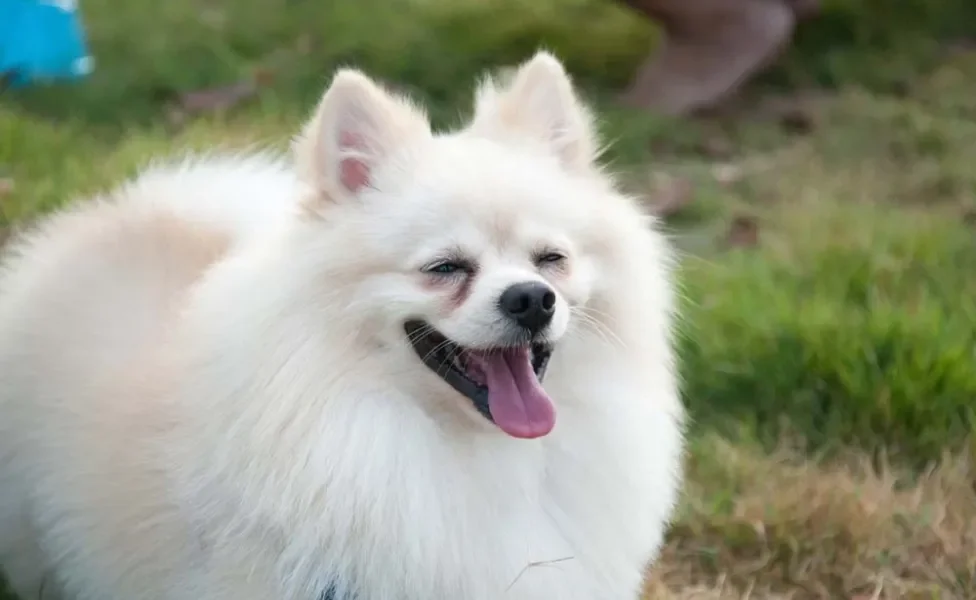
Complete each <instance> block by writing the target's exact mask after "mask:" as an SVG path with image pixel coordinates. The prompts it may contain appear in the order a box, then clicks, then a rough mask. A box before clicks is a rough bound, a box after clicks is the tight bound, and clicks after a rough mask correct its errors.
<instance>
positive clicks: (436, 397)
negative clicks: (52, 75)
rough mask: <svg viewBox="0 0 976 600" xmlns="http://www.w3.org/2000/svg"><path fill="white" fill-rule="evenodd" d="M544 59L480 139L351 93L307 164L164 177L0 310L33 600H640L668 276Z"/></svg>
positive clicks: (665, 382)
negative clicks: (41, 599)
mask: <svg viewBox="0 0 976 600" xmlns="http://www.w3.org/2000/svg"><path fill="white" fill-rule="evenodd" d="M597 154H598V141H597V139H596V137H595V134H594V131H593V127H592V123H591V119H590V117H589V113H588V112H587V110H586V109H585V108H584V107H583V106H582V105H581V103H580V102H579V101H578V99H577V97H576V95H575V93H574V91H573V87H572V85H571V82H570V80H569V78H568V76H567V74H566V72H565V70H564V68H563V66H562V65H561V64H560V62H559V61H558V60H557V59H555V58H554V57H553V56H552V55H550V54H547V53H545V52H540V53H538V54H537V55H536V56H535V57H533V58H532V59H531V60H529V61H528V62H526V63H524V64H523V65H521V66H520V67H519V68H518V69H517V70H516V71H515V72H514V73H513V74H512V76H511V77H510V79H507V80H506V82H505V83H504V85H502V84H498V83H492V82H490V81H488V82H486V83H484V84H482V85H481V87H480V88H479V90H478V93H477V99H476V107H475V113H474V116H473V118H472V120H471V122H470V123H469V124H467V125H466V126H465V127H464V128H462V129H460V130H459V131H456V132H453V133H445V134H435V133H432V131H431V128H430V125H429V122H428V120H427V118H426V117H425V115H424V114H423V112H422V111H421V110H419V109H418V108H416V107H415V106H413V105H412V104H410V103H409V102H407V101H406V100H404V99H402V98H399V97H396V96H394V95H392V94H391V93H389V92H388V91H386V90H385V89H384V88H383V87H382V86H381V85H379V84H377V83H374V82H373V81H372V80H370V79H369V78H367V77H366V76H365V75H363V74H361V73H359V72H357V71H354V70H342V71H340V72H339V73H337V74H336V75H335V78H334V79H333V81H332V83H331V86H330V87H329V89H328V90H327V92H326V93H325V96H324V97H323V99H322V101H321V104H320V106H319V108H318V110H317V112H316V114H315V116H314V117H313V118H312V119H311V121H310V122H309V124H308V125H307V127H306V129H305V131H304V132H303V133H302V135H301V136H299V137H298V138H297V139H296V141H295V143H294V159H295V160H294V164H293V165H292V164H289V163H288V162H287V161H280V160H277V159H274V158H271V157H268V156H263V155H257V156H249V157H238V156H229V157H225V158H214V157H202V158H198V159H196V160H193V161H186V162H183V163H181V164H179V165H174V166H162V167H160V166H157V167H155V168H153V169H151V170H149V171H147V172H145V173H144V174H142V175H139V176H138V177H136V178H135V179H134V180H133V181H131V182H130V183H128V184H127V185H125V186H123V187H121V188H120V189H118V190H116V191H114V192H113V193H111V194H108V195H106V196H105V197H103V198H99V199H97V200H93V201H90V202H86V203H78V204H75V205H73V206H72V207H70V208H69V209H67V210H65V211H63V212H60V213H58V214H55V215H52V216H50V217H49V218H48V219H46V220H45V221H44V222H43V223H41V224H40V225H39V226H38V227H37V228H36V229H35V230H34V232H33V233H32V234H30V235H28V236H26V237H25V239H23V240H22V241H21V242H19V243H18V244H16V245H15V246H14V247H13V249H12V250H11V255H10V257H9V258H8V259H7V261H6V263H5V270H4V273H3V277H2V280H0V283H2V288H0V564H2V565H3V568H4V571H5V573H6V575H7V577H8V579H9V580H10V583H11V584H12V586H13V587H14V589H15V591H16V592H18V593H19V594H21V595H22V596H23V597H24V598H25V599H27V598H31V599H32V598H36V597H37V594H38V593H39V591H38V590H39V588H41V587H42V586H43V587H44V588H45V591H46V593H51V592H52V591H53V592H55V593H56V594H58V595H59V596H60V597H62V598H66V599H69V600H96V599H97V600H252V599H253V600H325V599H328V600H448V599H449V600H461V599H463V600H500V599H511V600H528V599H533V600H537V599H542V598H546V599H550V598H552V599H559V600H576V599H579V600H583V599H586V600H597V599H608V600H624V599H626V600H633V599H635V598H636V597H637V596H638V595H639V594H640V589H641V584H642V578H643V575H644V573H645V569H646V567H647V566H648V565H649V563H650V562H652V561H653V560H654V558H655V555H656V554H657V552H658V549H659V547H660V546H661V543H662V537H663V533H664V530H665V529H666V527H667V523H668V520H669V517H670V515H671V512H672V508H673V506H674V504H675V501H676V496H677V492H678V488H679V485H680V481H681V473H682V469H681V460H682V448H683V441H682V440H683V436H682V420H683V410H682V407H681V403H680V400H679V395H678V389H677V383H676V375H675V359H674V356H673V351H672V342H671V329H672V308H673V306H672V304H673V303H672V296H673V291H672V283H671V254H670V252H669V249H668V246H667V243H666V240H665V239H664V238H663V237H662V236H661V235H660V234H659V233H656V232H655V231H654V229H653V221H652V220H651V219H650V218H649V217H648V216H645V215H644V214H642V213H641V211H640V209H639V207H638V205H637V203H635V202H634V201H633V200H632V199H630V198H628V197H625V196H624V195H622V194H621V193H619V192H618V191H615V188H614V184H613V182H612V181H611V180H610V178H609V177H608V176H607V175H606V174H604V173H603V172H602V171H601V169H600V167H599V166H598V165H597V164H596V159H597Z"/></svg>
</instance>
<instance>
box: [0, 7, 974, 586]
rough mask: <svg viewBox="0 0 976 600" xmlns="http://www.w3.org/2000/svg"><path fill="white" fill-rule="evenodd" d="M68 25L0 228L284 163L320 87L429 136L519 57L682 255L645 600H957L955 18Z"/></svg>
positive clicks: (11, 156)
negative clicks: (684, 435) (581, 103)
mask: <svg viewBox="0 0 976 600" xmlns="http://www.w3.org/2000/svg"><path fill="white" fill-rule="evenodd" d="M6 1H9V0H0V5H2V4H3V2H6ZM16 1H22V0H16ZM62 4H70V3H62ZM77 16H78V17H79V18H80V20H81V22H82V23H83V25H84V35H85V36H86V37H85V39H84V40H83V43H84V44H87V51H88V53H90V54H91V56H92V57H93V58H94V60H95V68H94V71H92V72H91V73H90V74H89V75H87V76H84V77H82V78H80V79H76V80H68V79H64V80H54V81H49V82H45V81H41V80H37V81H33V82H30V83H28V84H26V85H20V86H17V85H12V86H10V87H9V88H8V89H5V91H3V92H2V93H0V227H2V231H3V232H4V233H9V232H10V231H13V230H15V229H16V228H18V227H20V226H23V225H24V224H26V223H28V222H29V221H30V219H32V218H33V217H36V216H38V215H41V214H43V213H44V211H46V210H50V209H51V208H53V207H55V206H58V205H61V204H63V203H66V202H70V201H72V200H73V199H75V198H79V197H82V196H84V195H89V194H94V193H98V192H100V191H103V190H105V189H106V187H107V186H109V185H112V184H114V183H117V182H119V181H121V180H122V179H123V178H125V177H127V176H129V175H131V174H133V173H134V172H135V170H136V169H137V168H138V167H140V166H142V165H144V164H145V163H146V161H148V160H149V159H150V158H158V157H161V156H163V157H165V156H173V155H177V154H179V153H181V152H184V151H186V150H192V149H204V148H213V147H214V146H218V147H223V148H228V149H239V148H248V147H253V146H254V145H261V146H273V147H278V148H282V149H284V148H286V145H287V142H288V139H289V136H291V135H292V134H293V133H294V132H296V131H297V127H298V125H299V124H300V123H301V121H302V119H304V118H305V117H306V115H307V114H308V113H309V111H311V109H312V107H313V106H314V104H315V103H316V101H317V100H318V98H319V96H320V94H321V93H322V92H323V90H324V87H325V85H326V84H327V83H328V81H329V78H330V77H331V74H332V72H333V70H334V69H335V68H336V67H337V66H340V65H352V66H357V67H360V68H362V69H365V70H366V71H368V72H369V73H370V74H371V75H374V76H376V77H378V78H381V79H383V80H385V81H386V82H388V83H389V84H390V85H391V86H393V87H395V88H398V89H400V90H403V91H405V92H407V93H409V94H412V95H414V96H415V97H416V98H418V99H419V100H421V101H423V102H425V103H428V105H429V106H430V108H431V113H432V116H433V118H434V120H435V122H436V124H438V125H439V126H441V127H449V126H451V125H454V124H457V123H459V122H461V120H462V119H463V117H464V115H465V114H466V113H467V111H468V110H469V107H470V103H471V87H472V83H473V81H474V79H475V78H476V77H477V76H479V75H480V74H482V73H483V72H484V71H485V70H495V69H498V68H504V67H506V66H512V65H514V64H515V63H517V62H520V61H522V60H524V59H525V58H527V57H528V56H529V55H530V54H531V53H532V52H533V51H534V50H535V49H536V48H538V47H539V46H545V47H548V48H549V49H551V50H552V51H554V52H555V53H556V54H557V55H558V56H559V57H560V58H561V59H562V60H564V61H565V63H566V65H567V67H568V69H569V70H570V72H571V73H572V75H573V76H574V78H575V79H576V81H577V83H578V84H579V86H580V87H581V90H582V91H583V93H584V95H585V96H586V98H587V99H588V100H589V101H590V102H592V103H593V104H594V106H595V107H596V108H597V109H598V113H599V116H600V119H601V127H602V131H603V134H604V136H605V139H606V140H607V142H608V143H610V144H611V145H610V147H609V150H608V151H607V154H606V156H605V161H606V162H607V164H608V167H609V168H610V169H611V170H612V171H614V172H616V173H618V174H619V176H620V179H621V182H622V185H623V186H624V187H625V188H626V189H628V190H629V191H631V192H633V193H635V194H638V195H639V196H640V197H641V198H642V199H644V200H645V201H646V202H647V203H648V205H649V207H650V208H651V209H652V210H653V211H655V212H656V213H658V214H659V215H660V216H661V218H662V219H663V223H664V227H665V229H666V231H667V232H668V233H669V235H671V237H672V238H673V240H674V242H675V244H676V245H677V246H678V247H679V248H680V249H681V252H682V256H681V260H682V267H681V286H682V295H683V313H684V317H683V322H682V325H681V331H680V346H681V356H682V361H683V362H682V364H683V366H682V369H683V378H684V386H685V398H686V402H687V404H688V406H689V408H690V410H691V413H692V415H693V418H694V421H693V424H692V449H691V452H690V454H689V457H688V465H689V477H690V479H689V482H688V484H687V486H686V490H685V498H684V500H683V503H682V507H681V510H680V514H679V516H678V517H677V519H676V522H675V524H674V527H673V528H672V531H671V534H670V538H669V544H668V547H667V549H666V551H665V554H664V557H663V559H662V561H661V562H660V563H659V564H658V565H656V566H655V568H654V570H653V571H652V573H650V577H649V583H648V586H647V598H649V599H650V598H656V599H667V598H672V599H685V600H687V599H703V600H707V599H716V600H718V599H722V600H724V599H733V598H771V599H772V598H775V599H786V598H797V599H799V598H830V599H836V598H844V599H851V600H868V599H880V598H885V599H890V598H918V599H922V598H932V599H936V598H938V599H945V598H976V479H974V476H976V471H974V470H973V459H974V458H976V444H974V443H973V442H972V439H973V433H974V427H976V418H974V411H976V168H974V157H976V120H974V119H976V3H974V2H972V0H823V1H822V2H817V1H816V0H810V1H808V0H633V1H623V0H620V1H617V0H314V1H312V0H233V1H232V0H165V1H164V2H148V1H145V0H126V1H119V0H81V2H80V4H79V5H78V13H77ZM2 19H3V13H2V12H0V20H2ZM10 22H11V21H8V24H9V23H10ZM2 25H3V23H0V71H3V66H4V63H3V57H4V51H7V52H8V57H9V52H10V47H11V46H12V44H13V42H12V40H13V37H12V36H13V34H12V33H9V32H8V33H6V34H5V33H4V28H3V26H2ZM9 29H10V28H8V31H9ZM4 35H6V36H7V38H6V39H4V38H3V36H4ZM51 35H52V36H54V35H55V34H53V33H52V34H51ZM45 39H54V38H53V37H51V38H45ZM5 44H6V46H7V48H6V49H5V48H4V45H5ZM15 67H17V68H22V69H26V68H27V67H24V66H23V65H21V66H20V67H18V66H17V65H12V66H11V64H9V61H8V64H7V66H6V68H7V69H8V72H7V74H6V77H5V78H4V80H5V81H7V82H8V83H9V82H12V81H15V79H14V75H16V74H17V69H16V68H15ZM21 74H22V73H21ZM2 596H3V594H2V591H0V597H2Z"/></svg>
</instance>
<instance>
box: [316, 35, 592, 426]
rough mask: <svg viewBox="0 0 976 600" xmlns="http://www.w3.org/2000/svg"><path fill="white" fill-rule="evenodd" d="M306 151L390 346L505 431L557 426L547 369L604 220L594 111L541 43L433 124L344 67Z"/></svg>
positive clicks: (578, 301)
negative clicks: (452, 117)
mask: <svg viewBox="0 0 976 600" xmlns="http://www.w3.org/2000/svg"><path fill="white" fill-rule="evenodd" d="M297 150H298V158H299V160H300V161H301V163H302V166H303V167H304V172H305V173H306V174H307V175H306V176H307V177H308V178H310V179H311V180H312V181H313V182H314V183H315V185H316V187H317V188H318V190H319V192H320V196H321V197H317V198H316V200H315V201H314V202H313V203H312V205H311V206H310V209H311V210H312V212H314V213H319V214H320V216H321V218H322V219H324V220H326V221H332V222H333V225H334V226H336V227H339V228H341V229H342V230H343V231H344V232H345V234H346V235H347V236H349V245H350V249H349V253H350V254H352V253H355V256H351V257H350V258H351V259H352V260H353V261H354V264H357V265H358V273H354V274H353V277H355V278H356V280H357V281H356V283H355V285H354V286H353V287H354V288H355V299H354V300H353V301H352V302H353V303H354V304H355V306H356V307H357V314H362V315H365V316H368V319H369V320H370V321H371V326H370V327H369V329H370V330H371V331H372V332H374V334H375V336H376V338H377V340H378V341H379V342H380V343H381V344H382V345H383V346H384V348H386V349H387V350H390V351H392V352H400V353H401V356H400V358H402V359H403V360H404V362H405V364H408V365H411V366H413V367H414V368H415V369H416V371H417V376H418V377H417V378H416V379H417V380H420V381H423V382H424V384H425V385H429V386H431V388H432V389H431V390H430V392H431V394H432V395H436V394H445V393H446V394H452V395H453V396H455V397H456V399H457V400H458V401H459V403H461V404H464V403H465V402H467V404H468V407H469V410H470V408H473V409H475V410H476V411H477V412H479V413H481V415H482V416H483V417H486V418H488V419H489V420H491V421H492V422H494V423H495V424H496V425H497V426H498V427H499V428H500V429H502V430H503V431H504V432H506V433H508V434H509V435H512V436H515V437H539V436H542V435H545V434H546V433H548V432H549V431H550V430H551V429H552V427H553V425H554V422H555V408H554V406H553V402H552V400H551V398H549V396H548V395H547V394H546V392H545V390H544V389H543V387H542V385H541V383H542V381H543V380H544V376H545V371H546V366H547V363H548V361H549V358H550V356H551V354H552V353H553V352H559V343H560V340H561V339H563V337H564V336H565V335H566V333H567V331H568V330H569V328H570V327H571V325H572V322H573V321H574V319H575V318H576V315H577V314H578V311H579V307H581V306H583V305H584V304H585V303H586V301H587V300H588V299H589V297H590V295H591V293H592V292H593V288H594V285H595V282H596V278H597V277H598V275H599V273H600V272H601V268H602V267H601V258H600V256H599V253H598V252H596V251H595V248H597V247H599V245H600V243H601V240H600V235H603V234H605V230H601V227H600V225H599V222H600V218H599V208H600V203H599V200H600V198H599V196H600V194H601V193H603V187H602V185H601V184H600V183H599V178H597V177H593V175H594V174H595V171H594V170H593V168H592V165H591V162H592V159H593V139H592V135H591V133H590V129H589V119H588V115H587V114H586V113H585V111H584V110H583V108H582V107H581V106H580V105H579V104H578V102H577V101H576V98H575V97H574V95H573V92H572V88H571V86H570V84H569V80H568V78H567V77H566V74H565V72H564V71H563V69H562V67H561V65H559V63H558V62H556V61H555V59H553V58H552V57H550V56H549V55H546V54H540V55H537V56H536V57H535V58H534V59H533V60H531V61H530V62H528V63H527V64H526V65H524V66H523V67H522V68H521V69H520V70H519V72H518V73H516V75H515V77H514V79H513V82H512V83H511V84H510V86H509V87H508V88H507V89H506V90H503V91H498V90H496V89H495V88H494V87H493V86H492V85H491V84H486V85H485V86H483V87H482V89H481V91H480V93H479V101H478V106H477V110H476V114H475V117H474V119H473V121H472V123H471V124H469V126H468V127H467V128H465V129H464V130H462V131H460V132H457V133H454V134H450V135H437V136H435V135H433V134H432V133H431V132H430V128H429V125H428V123H427V121H426V119H425V118H424V117H423V116H422V115H421V114H420V113H419V112H418V111H417V110H416V109H415V108H413V107H412V106H410V105H409V104H406V103H405V102H403V101H402V100H399V99H397V98H394V97H392V96H390V95H388V94H387V93H386V92H385V91H383V90H382V89H380V88H379V87H378V86H376V85H375V84H373V83H372V82H371V81H369V80H368V79H366V78H365V77H363V76H362V75H359V74H357V73H352V72H343V73H340V74H339V75H337V77H336V80H335V81H334V83H333V84H332V86H331V87H330V89H329V91H328V92H327V93H326V96H325V98H324V99H323V102H322V105H321V106H320V108H319V111H318V113H317V115H316V117H315V119H313V121H312V122H311V123H310V125H309V128H308V130H307V131H306V134H305V136H304V138H303V139H302V140H300V142H299V143H298V145H297ZM472 412H473V411H472Z"/></svg>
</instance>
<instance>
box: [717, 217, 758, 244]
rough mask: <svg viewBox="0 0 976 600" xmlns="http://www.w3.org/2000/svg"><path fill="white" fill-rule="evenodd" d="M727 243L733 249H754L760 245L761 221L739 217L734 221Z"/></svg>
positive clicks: (726, 239) (730, 227)
mask: <svg viewBox="0 0 976 600" xmlns="http://www.w3.org/2000/svg"><path fill="white" fill-rule="evenodd" d="M725 242H726V244H728V245H729V246H730V247H732V248H752V247H754V246H757V245H758V244H759V221H758V220H756V218H755V217H750V216H747V215H739V216H737V217H735V218H734V219H732V223H731V225H730V226H729V232H728V234H727V235H726V237H725Z"/></svg>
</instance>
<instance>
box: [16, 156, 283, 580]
mask: <svg viewBox="0 0 976 600" xmlns="http://www.w3.org/2000/svg"><path fill="white" fill-rule="evenodd" d="M291 185H293V179H292V178H291V176H290V175H289V174H288V173H287V171H285V170H281V169H279V168H278V167H277V166H276V165H275V164H274V163H272V162H268V163H262V162H260V161H258V160H256V159H250V160H240V161H236V162H235V161H229V160H228V161H219V160H217V161H211V162H205V163H202V164H200V165H197V166H195V167H191V168H185V167H181V166H176V167H173V168H168V169H167V168H162V169H158V170H155V171H151V172H149V173H148V174H146V175H143V176H141V177H140V178H139V179H138V180H136V181H135V182H133V183H132V184H131V185H129V186H127V187H124V188H122V189H121V191H120V192H119V193H118V194H117V195H116V197H113V198H105V199H99V200H96V201H92V202H86V203H82V204H79V205H78V206H77V207H74V208H72V209H70V210H67V211H65V212H61V213H59V214H57V215H54V216H53V217H51V218H49V219H46V220H44V221H42V222H41V223H40V224H39V225H38V226H37V227H36V228H35V229H34V230H33V231H32V232H30V233H29V234H28V235H26V236H25V237H24V239H22V240H19V241H17V242H15V243H14V244H13V245H12V246H11V247H10V248H9V249H8V250H7V254H8V256H7V257H6V261H5V265H4V272H3V274H2V277H0V381H3V386H0V564H3V565H4V567H5V570H6V571H7V573H8V576H9V577H11V578H12V579H13V581H12V584H13V585H14V588H15V591H17V592H18V593H19V594H21V595H22V596H24V597H36V596H37V594H38V587H39V586H40V585H41V578H42V576H43V574H44V571H45V564H46V563H49V562H50V561H51V560H56V557H50V556H48V557H43V556H42V555H41V551H40V547H39V546H38V540H39V539H40V540H44V539H45V538H47V539H50V538H52V537H56V538H58V539H57V540H53V539H50V541H49V543H50V545H51V547H57V548H58V549H59V552H70V551H76V552H79V553H84V552H85V551H86V549H85V548H83V547H80V546H75V545H74V544H73V543H72V541H71V540H72V538H77V539H79V541H80V539H81V532H82V531H85V535H86V536H87V537H86V540H87V541H89V542H90V541H91V540H92V539H93V538H94V539H101V540H103V541H104V543H105V544H117V543H118V542H119V540H118V539H117V538H116V539H113V537H114V536H118V535H127V536H132V535H138V533H137V532H134V531H132V532H124V531H118V530H112V529H109V528H108V524H109V523H110V522H113V521H115V520H114V519H106V520H105V522H104V523H96V522H85V523H81V522H78V521H77V520H73V519H74V516H76V515H78V514H85V513H83V511H82V512H79V511H71V510H70V507H71V506H72V505H73V504H83V505H86V506H89V507H90V506H101V507H103V508H104V509H106V510H111V511H122V512H125V511H130V512H131V513H132V514H131V521H129V522H132V523H138V522H140V521H141V520H142V519H141V518H140V511H141V510H143V509H146V510H148V509H149V505H150V504H152V503H153V502H156V501H158V500H156V499H153V498H134V497H132V498H127V497H126V494H125V490H122V492H123V493H121V494H120V493H119V492H120V489H119V487H120V486H121V487H123V488H128V489H130V490H135V489H152V488H153V484H152V483H149V482H144V483H149V485H142V486H137V485H128V484H129V483H134V481H132V478H139V477H146V476H147V475H146V474H145V472H144V469H142V468H141V467H142V466H144V465H145V464H146V462H147V461H144V459H143V455H144V452H146V451H147V450H146V449H145V448H143V447H142V446H141V445H140V444H143V443H144V442H145V441H146V440H151V439H152V438H153V435H154V431H153V429H154V428H159V427H165V426H166V415H165V413H164V411H163V410H162V408H161V407H159V406H155V405H154V404H155V399H156V398H157V395H156V394H154V386H155V385H156V383H157V382H156V381H155V380H157V379H159V378H161V377H165V374H161V373H158V372H155V371H154V370H153V368H152V367H151V366H149V365H148V364H147V360H146V359H147V357H149V356H150V355H151V354H152V353H154V352H158V349H159V346H160V345H161V344H163V343H164V342H165V337H166V335H167V329H168V326H169V325H170V324H171V323H172V322H173V321H174V317H175V315H176V314H177V311H179V310H180V308H181V306H182V303H183V301H184V298H185V296H186V293H187V291H188V290H189V289H190V288H191V286H192V285H193V283H194V282H195V281H196V280H197V279H198V278H199V277H200V276H201V274H202V273H203V272H204V271H205V270H206V269H207V268H208V267H209V266H210V265H211V264H212V263H213V262H214V261H216V260H218V259H219V258H221V257H222V256H223V255H224V254H225V253H226V252H227V251H228V249H229V248H230V247H231V246H232V245H233V244H235V243H237V242H238V241H240V240H242V239H243V238H245V237H246V236H248V235H250V234H251V233H253V232H254V231H256V230H257V229H258V228H264V227H268V226H271V225H272V222H273V221H274V220H275V219H276V218H277V217H278V216H280V215H283V214H285V213H286V211H287V210H288V208H289V207H287V206H286V205H285V204H284V202H285V200H284V199H285V198H288V197H289V194H290V193H291V189H290V186H291ZM291 195H292V196H293V194H291ZM277 199H282V203H281V204H276V203H275V201H276V200H277ZM120 373H122V374H123V375H122V376H121V379H125V380H126V381H120V375H119V374H120ZM123 388H127V389H129V390H132V389H136V390H142V391H143V393H142V394H138V395H133V394H129V393H127V394H122V393H120V392H118V391H117V390H122V389H123ZM98 488H102V489H98ZM161 495H162V494H161ZM119 498H125V499H126V503H127V506H119V502H118V499H119ZM28 501H29V502H28ZM152 510H153V514H159V512H157V511H158V507H155V508H153V509H152ZM164 512H165V511H164ZM87 514H89V515H91V514H92V513H91V512H90V511H89V512H88V513H87ZM117 516H118V514H116V515H115V517H116V518H117ZM143 516H144V515H143ZM37 529H42V530H43V531H38V530H37ZM95 531H97V533H93V532H95ZM125 546H126V547H128V548H132V547H133V544H132V543H128V544H125ZM135 547H138V545H136V546H135ZM156 550H158V549H156ZM154 553H155V552H154ZM147 566H148V565H147ZM153 568H156V567H153ZM78 575H79V576H84V574H83V573H78ZM49 585H50V584H49Z"/></svg>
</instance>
